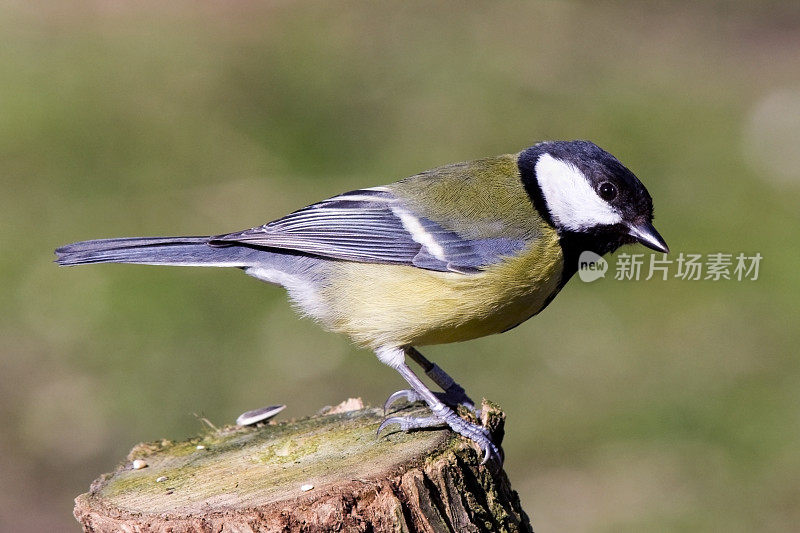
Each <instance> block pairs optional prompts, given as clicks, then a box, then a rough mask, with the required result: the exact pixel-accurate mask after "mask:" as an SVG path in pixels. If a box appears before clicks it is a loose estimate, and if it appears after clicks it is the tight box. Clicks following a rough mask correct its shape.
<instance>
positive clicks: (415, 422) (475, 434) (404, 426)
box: [377, 391, 503, 464]
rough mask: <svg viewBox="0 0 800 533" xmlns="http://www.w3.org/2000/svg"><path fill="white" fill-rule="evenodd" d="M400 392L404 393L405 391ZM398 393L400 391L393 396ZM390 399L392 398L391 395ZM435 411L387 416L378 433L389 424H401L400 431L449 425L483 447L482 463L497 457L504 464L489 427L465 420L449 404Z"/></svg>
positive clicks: (501, 453) (500, 451)
mask: <svg viewBox="0 0 800 533" xmlns="http://www.w3.org/2000/svg"><path fill="white" fill-rule="evenodd" d="M398 392H399V393H402V392H405V391H398ZM396 394H398V393H395V394H393V395H392V396H395V395H396ZM389 399H390V400H391V397H390V398H389ZM433 411H434V413H433V416H428V417H413V416H393V417H390V418H387V419H385V420H384V421H383V422H381V425H380V426H378V432H377V434H378V435H380V433H381V432H382V431H383V430H384V429H386V427H387V426H391V425H392V424H397V425H399V426H400V431H403V432H409V431H414V430H417V429H426V428H432V427H440V426H444V425H447V426H449V427H450V429H452V430H453V431H455V432H456V433H458V434H459V435H461V436H462V437H466V438H468V439H470V440H471V441H473V442H474V443H476V444H477V445H478V446H479V447H480V448H481V451H482V452H483V461H481V464H486V462H487V461H489V459H495V460H497V461H498V463H499V464H503V451H502V450H501V449H500V447H498V446H497V445H495V444H494V442H492V438H491V435H490V433H489V430H488V429H486V428H485V427H483V426H479V425H477V424H473V423H472V422H468V421H466V420H464V419H463V418H461V417H460V416H458V415H457V414H456V413H455V412H454V411H453V410H452V409H451V408H449V407H447V406H442V408H441V409H434V410H433Z"/></svg>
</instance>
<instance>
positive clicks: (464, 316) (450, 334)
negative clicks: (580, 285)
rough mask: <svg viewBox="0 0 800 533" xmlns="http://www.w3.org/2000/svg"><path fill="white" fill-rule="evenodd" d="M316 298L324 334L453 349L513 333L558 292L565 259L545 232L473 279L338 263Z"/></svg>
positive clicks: (380, 343)
mask: <svg viewBox="0 0 800 533" xmlns="http://www.w3.org/2000/svg"><path fill="white" fill-rule="evenodd" d="M331 269H333V271H332V272H331V276H330V277H329V278H328V279H330V280H331V281H330V283H329V284H328V285H327V286H326V287H324V288H323V289H321V291H320V297H321V298H322V300H323V301H324V303H325V307H326V308H327V309H328V310H329V312H328V313H326V316H325V317H320V318H321V320H322V322H323V323H324V325H325V326H327V327H328V328H329V329H331V330H333V331H337V332H341V333H345V334H347V335H349V336H350V337H351V338H352V339H353V340H354V341H355V342H357V343H358V344H361V345H364V346H369V347H372V348H375V347H378V346H386V345H395V346H402V345H415V346H420V345H426V344H442V343H449V342H458V341H464V340H469V339H474V338H477V337H483V336H485V335H491V334H494V333H500V332H502V331H505V330H507V329H509V328H511V327H514V326H516V325H517V324H519V323H520V322H523V321H525V320H527V319H528V318H530V317H531V316H533V315H535V314H536V313H537V312H539V311H540V310H541V309H542V307H543V306H544V305H545V304H546V302H547V301H548V299H549V298H550V297H551V296H552V295H554V294H555V292H556V291H557V290H558V287H559V283H560V281H561V272H562V269H563V256H562V252H561V247H560V245H559V243H558V235H557V234H556V232H555V231H554V230H552V229H550V228H547V229H546V230H545V231H544V232H543V234H542V235H541V237H540V238H538V239H536V240H535V241H534V242H532V243H531V244H530V245H529V246H528V247H527V248H525V249H524V250H523V251H522V252H520V253H518V254H516V255H515V256H513V257H511V258H507V259H505V260H504V261H501V262H499V263H497V264H495V265H492V266H490V267H488V268H487V269H486V270H484V271H483V272H481V273H478V274H469V275H464V274H457V273H451V272H434V271H430V270H423V269H420V268H415V267H410V266H396V265H382V264H365V263H348V262H340V263H334V264H332V265H331Z"/></svg>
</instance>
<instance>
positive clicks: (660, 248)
mask: <svg viewBox="0 0 800 533" xmlns="http://www.w3.org/2000/svg"><path fill="white" fill-rule="evenodd" d="M628 235H630V236H631V237H633V238H634V239H636V240H637V241H639V242H640V243H642V244H644V245H645V246H647V247H648V248H650V249H652V250H655V251H657V252H664V253H665V254H666V253H669V247H668V246H667V243H666V242H664V238H663V237H662V236H661V235H659V234H658V232H657V231H656V228H654V227H653V225H652V224H651V223H650V222H644V223H642V224H637V225H633V224H628Z"/></svg>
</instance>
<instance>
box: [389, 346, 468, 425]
mask: <svg viewBox="0 0 800 533" xmlns="http://www.w3.org/2000/svg"><path fill="white" fill-rule="evenodd" d="M405 353H406V355H408V356H409V357H411V359H413V360H414V361H415V362H416V363H417V364H418V365H419V366H421V367H422V369H423V370H424V371H425V374H427V375H428V377H429V378H431V380H432V381H433V382H434V383H436V384H437V385H438V386H439V387H441V388H442V390H443V391H444V393H437V392H434V393H433V394H435V395H436V397H437V398H439V400H441V401H442V403H444V404H446V405H449V406H450V407H457V406H459V405H463V406H464V407H466V408H467V409H469V410H470V411H471V412H473V413H475V415H476V416H477V417H478V418H480V416H481V411H480V409H476V408H475V402H473V401H472V398H470V397H469V396H467V392H466V391H465V390H464V388H463V387H462V386H461V385H459V384H458V383H456V381H455V380H454V379H453V378H451V377H450V375H449V374H447V372H445V371H444V370H442V368H441V367H440V366H439V365H437V364H436V363H433V362H432V361H430V360H429V359H428V358H427V357H425V356H424V355H422V354H421V353H420V352H419V351H418V350H417V349H416V348H413V347H411V346H409V347H407V348H405ZM401 398H405V400H406V401H407V402H409V403H412V402H420V401H424V398H423V397H422V396H421V395H420V394H419V393H418V392H417V391H415V390H412V389H405V390H399V391H397V392H395V393H394V394H392V395H391V396H389V398H388V399H387V400H386V403H384V405H383V412H384V414H385V413H386V412H387V411H388V410H389V408H390V407H391V406H392V405H393V404H394V403H395V402H397V400H399V399H401Z"/></svg>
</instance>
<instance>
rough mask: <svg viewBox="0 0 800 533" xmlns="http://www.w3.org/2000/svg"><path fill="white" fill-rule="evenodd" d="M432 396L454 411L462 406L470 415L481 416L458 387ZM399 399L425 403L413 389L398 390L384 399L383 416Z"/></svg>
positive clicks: (470, 400) (478, 410)
mask: <svg viewBox="0 0 800 533" xmlns="http://www.w3.org/2000/svg"><path fill="white" fill-rule="evenodd" d="M433 394H434V395H435V396H436V397H437V398H439V400H440V401H441V402H442V403H444V404H445V405H448V406H450V407H452V408H454V409H455V408H456V407H458V406H462V407H465V408H466V409H467V410H469V411H470V412H471V413H474V414H475V416H477V417H478V418H480V416H481V411H480V409H476V408H475V403H474V402H473V401H472V399H471V398H470V397H469V396H467V394H466V393H465V392H464V389H462V388H461V387H460V386H459V385H455V386H453V387H450V388H449V389H448V390H447V391H445V392H434V393H433ZM401 399H405V401H406V402H408V403H414V402H424V401H425V398H423V397H422V395H421V394H420V393H418V392H417V391H415V390H413V389H403V390H399V391H397V392H395V393H394V394H392V395H391V396H389V397H388V398H387V399H386V402H384V404H383V414H384V415H386V413H388V412H389V408H390V407H392V405H394V404H395V403H397V401H398V400H401Z"/></svg>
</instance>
